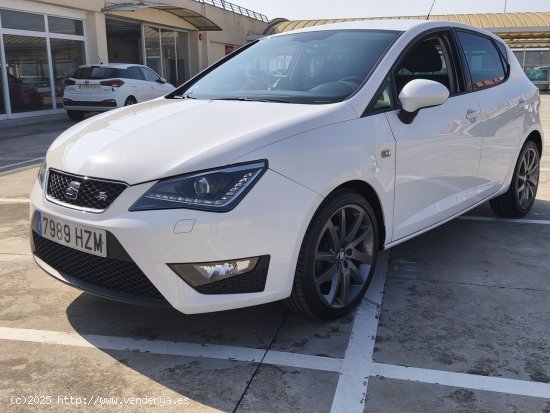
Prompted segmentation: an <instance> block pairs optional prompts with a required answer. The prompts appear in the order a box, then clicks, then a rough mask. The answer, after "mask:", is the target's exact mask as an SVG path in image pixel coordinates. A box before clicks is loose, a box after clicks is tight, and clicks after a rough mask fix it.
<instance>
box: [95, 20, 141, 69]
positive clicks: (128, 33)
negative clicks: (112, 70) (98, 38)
mask: <svg viewBox="0 0 550 413" xmlns="http://www.w3.org/2000/svg"><path fill="white" fill-rule="evenodd" d="M105 22H106V26H107V52H108V54H109V63H136V64H140V63H142V62H143V57H142V52H141V25H140V24H139V23H135V22H131V21H126V20H118V19H113V18H110V17H108V18H106V19H105ZM103 63H106V62H103Z"/></svg>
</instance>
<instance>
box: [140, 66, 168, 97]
mask: <svg viewBox="0 0 550 413" xmlns="http://www.w3.org/2000/svg"><path fill="white" fill-rule="evenodd" d="M140 70H141V73H142V74H143V77H144V78H145V82H144V83H145V84H146V86H145V90H146V91H147V92H146V93H147V96H148V98H147V99H154V98H158V97H160V96H163V95H165V94H166V93H168V91H167V90H166V88H165V87H164V85H163V84H162V82H161V79H160V76H159V75H157V74H156V73H155V72H154V71H152V70H151V69H149V68H148V67H143V66H142V67H140Z"/></svg>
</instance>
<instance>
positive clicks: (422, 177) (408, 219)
mask: <svg viewBox="0 0 550 413" xmlns="http://www.w3.org/2000/svg"><path fill="white" fill-rule="evenodd" d="M392 77H393V83H394V86H395V89H396V94H397V95H398V94H399V92H400V91H401V89H402V88H403V86H405V84H407V83H408V82H410V81H411V80H413V79H419V78H422V79H429V80H434V81H437V82H440V83H442V84H444V85H445V86H446V87H447V88H448V89H449V91H450V97H449V99H448V100H447V102H445V103H444V104H443V105H440V106H436V107H431V108H425V109H421V110H420V112H419V113H418V115H417V116H416V118H415V119H414V121H413V122H412V123H411V124H405V123H403V122H402V121H401V120H400V119H399V118H398V113H399V109H397V110H394V111H391V112H388V113H387V114H386V116H387V117H388V121H389V123H390V126H391V129H392V131H393V134H394V137H395V140H396V154H395V156H396V181H395V206H394V229H393V240H394V241H395V240H398V239H401V238H404V237H406V236H409V235H411V234H414V233H416V232H418V231H421V230H423V229H425V228H428V227H430V226H432V225H435V224H437V223H439V222H441V221H442V220H445V219H446V218H449V217H451V216H453V215H455V214H457V213H459V212H461V211H462V210H464V209H465V208H467V207H469V206H471V205H473V204H475V203H476V202H478V200H479V199H480V198H479V196H478V195H479V191H480V189H479V186H480V181H479V179H478V176H477V173H478V166H479V160H480V155H481V143H482V134H481V130H480V107H479V104H478V102H477V100H476V98H475V97H474V96H473V94H472V93H464V92H465V87H464V79H463V75H462V70H461V64H460V61H459V55H458V53H457V51H456V47H455V44H454V40H453V37H452V34H451V32H450V31H449V30H444V31H441V32H435V33H431V34H429V35H427V36H426V37H424V38H422V39H420V40H418V41H416V42H415V44H414V45H413V46H412V48H411V49H409V51H408V52H407V53H406V54H405V56H404V57H403V58H402V59H401V61H400V62H399V63H398V65H397V67H396V69H395V70H394V71H393V73H392Z"/></svg>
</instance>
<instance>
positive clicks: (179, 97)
mask: <svg viewBox="0 0 550 413" xmlns="http://www.w3.org/2000/svg"><path fill="white" fill-rule="evenodd" d="M171 99H196V98H194V97H193V96H189V95H172V97H171Z"/></svg>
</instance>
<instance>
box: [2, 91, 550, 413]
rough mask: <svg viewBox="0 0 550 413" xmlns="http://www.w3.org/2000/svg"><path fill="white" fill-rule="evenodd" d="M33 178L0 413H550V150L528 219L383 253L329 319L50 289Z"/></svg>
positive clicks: (13, 251) (440, 235)
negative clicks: (351, 306)
mask: <svg viewBox="0 0 550 413" xmlns="http://www.w3.org/2000/svg"><path fill="white" fill-rule="evenodd" d="M542 108H543V121H544V125H545V133H546V136H550V96H548V95H546V96H543V105H542ZM62 126H63V125H62ZM28 128H29V130H31V129H32V126H29V127H28ZM44 128H46V129H45V130H46V132H40V131H42V130H44ZM55 128H56V126H54V125H49V126H40V127H37V129H38V134H40V133H50V134H52V135H53V134H54V132H53V131H54V130H55ZM10 133H12V135H10V136H15V135H17V133H16V132H13V131H12V132H10ZM32 133H34V132H32ZM28 135H31V133H30V132H29V133H28ZM3 136H4V137H5V136H7V135H3ZM20 138H21V136H19V137H12V141H14V142H16V141H17V139H20ZM21 139H29V137H28V136H26V135H25V136H24V137H22V138H21ZM48 139H50V138H48ZM3 154H5V153H4V152H3ZM36 155H37V156H36V157H37V158H39V157H41V156H43V153H42V154H40V153H38V152H37V153H36ZM38 155H40V156H38ZM33 156H34V155H33ZM31 159H32V158H31ZM30 163H32V162H30ZM6 164H7V163H6ZM7 169H8V168H7ZM37 169H38V168H37V167H32V168H30V169H25V170H17V171H16V172H12V173H9V174H4V175H3V176H0V411H10V412H11V411H14V412H27V411H46V412H74V411H81V410H82V411H88V410H89V411H92V409H93V411H97V412H112V411H121V412H122V411H124V412H127V411H138V410H139V411H142V410H144V409H146V410H147V411H156V410H158V411H163V412H164V411H166V412H170V411H177V412H182V411H183V412H185V411H189V412H209V411H237V412H329V411H333V412H363V411H368V412H384V413H386V412H426V413H430V412H434V413H436V412H447V411H449V412H450V411H452V412H495V413H496V412H529V413H531V412H540V413H548V412H550V335H549V331H550V282H549V281H550V254H549V251H550V248H549V247H550V156H549V155H548V147H547V148H546V152H545V154H544V156H543V158H542V169H541V182H540V187H539V193H538V197H537V201H536V203H535V206H534V209H533V211H532V212H531V213H530V214H529V215H527V216H526V217H525V218H524V219H520V220H507V219H501V218H499V217H498V216H496V215H495V214H493V213H492V211H491V210H490V208H489V207H488V205H482V206H480V207H479V208H477V209H475V210H473V211H471V212H469V213H468V214H467V215H465V216H463V217H461V218H458V219H456V220H454V221H451V222H449V223H447V224H445V225H443V226H441V227H439V228H437V229H435V230H433V231H431V232H429V233H426V234H424V235H422V236H420V237H417V238H415V239H413V240H411V241H408V242H406V243H403V244H401V245H399V246H397V247H395V248H393V249H391V250H390V251H387V252H384V253H383V254H382V256H381V258H380V262H379V265H378V267H377V272H376V275H375V279H374V281H373V284H372V285H371V288H370V289H369V291H368V293H367V296H366V297H365V299H364V300H363V302H362V304H361V305H360V306H359V307H358V309H357V311H356V312H355V313H354V314H352V315H350V316H347V317H344V318H343V319H340V320H338V321H334V322H320V321H312V320H309V319H305V318H303V317H300V316H297V315H294V314H292V313H289V312H287V310H285V309H284V308H283V307H282V306H281V305H279V304H278V303H273V304H269V305H264V306H259V307H254V308H248V309H242V310H235V311H227V312H221V313H213V314H204V315H193V316H189V315H183V314H180V313H178V312H176V311H175V310H170V309H150V308H141V307H136V306H132V305H127V304H121V303H117V302H111V301H107V300H104V299H101V298H97V297H95V296H92V295H89V294H86V293H82V292H80V291H78V290H76V289H73V288H71V287H68V286H65V285H63V284H61V283H59V282H58V281H55V280H54V279H52V278H50V277H49V276H48V275H46V274H45V273H44V272H42V271H41V270H40V269H39V268H38V267H37V266H36V265H35V264H34V262H33V259H32V256H31V253H30V251H29V241H28V226H29V222H28V220H29V210H28V207H29V205H28V194H29V192H30V188H31V186H32V184H33V181H34V179H35V177H36V173H37ZM0 172H2V171H1V170H0Z"/></svg>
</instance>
